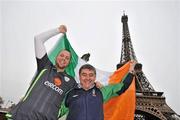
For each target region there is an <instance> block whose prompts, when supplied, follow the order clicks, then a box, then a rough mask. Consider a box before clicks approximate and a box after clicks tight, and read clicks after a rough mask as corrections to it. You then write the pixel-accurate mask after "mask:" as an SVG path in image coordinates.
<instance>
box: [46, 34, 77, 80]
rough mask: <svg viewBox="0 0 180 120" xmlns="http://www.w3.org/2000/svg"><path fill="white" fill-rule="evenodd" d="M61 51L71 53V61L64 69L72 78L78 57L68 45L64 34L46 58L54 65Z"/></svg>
mask: <svg viewBox="0 0 180 120" xmlns="http://www.w3.org/2000/svg"><path fill="white" fill-rule="evenodd" d="M62 50H68V51H69V52H70V53H71V61H70V64H69V65H68V67H67V68H66V69H65V71H66V73H67V74H69V75H71V76H72V77H74V76H75V72H74V69H75V67H76V65H77V63H78V55H77V54H76V52H75V51H74V49H73V48H72V46H71V44H70V43H69V41H68V39H67V37H66V34H65V35H64V36H63V37H61V38H60V39H59V40H58V42H57V43H56V45H55V46H54V47H53V48H52V50H51V52H50V53H49V54H48V57H49V59H50V61H51V62H52V63H53V64H54V65H55V63H56V62H55V60H56V57H57V55H58V54H59V52H60V51H62Z"/></svg>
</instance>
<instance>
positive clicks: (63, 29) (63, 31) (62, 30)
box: [58, 25, 67, 33]
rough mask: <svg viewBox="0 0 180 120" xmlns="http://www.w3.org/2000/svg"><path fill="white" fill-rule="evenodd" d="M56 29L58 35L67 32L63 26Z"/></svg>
mask: <svg viewBox="0 0 180 120" xmlns="http://www.w3.org/2000/svg"><path fill="white" fill-rule="evenodd" d="M58 29H59V32H60V33H66V32H67V28H66V26H65V25H60V26H59V28H58Z"/></svg>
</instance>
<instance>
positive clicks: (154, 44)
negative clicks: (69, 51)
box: [0, 0, 180, 114]
mask: <svg viewBox="0 0 180 120" xmlns="http://www.w3.org/2000/svg"><path fill="white" fill-rule="evenodd" d="M123 10H125V13H126V14H127V15H128V19H129V20H128V25H129V30H130V35H131V40H132V43H133V47H134V50H135V53H136V57H137V59H138V61H139V62H140V63H142V64H143V71H144V73H145V75H146V77H147V78H148V80H149V82H150V83H151V84H152V86H153V87H154V89H155V90H156V91H159V92H164V96H165V97H166V102H167V104H168V105H169V106H170V107H171V108H172V109H173V110H174V111H176V112H177V113H178V114H180V102H179V101H180V92H179V91H180V87H179V86H180V77H179V74H180V62H179V61H180V52H179V51H180V49H179V46H180V42H179V40H180V34H179V33H180V29H179V28H180V13H179V11H180V1H175V0H174V1H157V2H155V1H142V0H141V1H136V2H132V1H127V2H125V1H124V2H123V1H116V2H110V1H109V2H108V1H106V2H105V1H104V2H103V1H94V2H87V1H86V2H78V1H76V2H71V1H69V2H63V1H61V2H57V1H54V2H42V1H39V2H33V1H32V2H26V1H21V2H17V1H14V2H12V1H9V2H5V1H1V3H0V16H1V17H0V96H2V97H3V98H4V100H5V101H8V100H10V101H13V102H15V103H17V102H18V100H19V99H20V98H21V97H22V96H23V95H24V93H25V91H26V90H27V88H28V86H29V83H30V81H31V79H32V77H33V75H34V72H35V71H36V61H35V54H34V43H33V37H34V35H36V34H38V33H40V32H43V31H46V30H48V29H51V28H56V27H58V26H59V25H60V24H65V25H66V26H67V28H68V32H67V36H68V38H69V40H70V42H71V44H72V46H73V48H74V49H75V50H76V52H77V53H78V54H79V56H81V55H83V54H84V53H87V52H89V53H91V57H90V63H91V64H93V65H94V66H96V67H97V68H99V69H102V70H105V71H114V70H115V69H116V64H118V62H119V61H120V55H121V45H122V44H121V43H122V23H121V16H122V15H123ZM57 38H58V36H57V37H55V38H54V39H51V40H49V41H48V42H47V44H46V46H47V48H48V49H49V48H50V47H52V44H51V43H53V42H54V41H55V40H56V39H57Z"/></svg>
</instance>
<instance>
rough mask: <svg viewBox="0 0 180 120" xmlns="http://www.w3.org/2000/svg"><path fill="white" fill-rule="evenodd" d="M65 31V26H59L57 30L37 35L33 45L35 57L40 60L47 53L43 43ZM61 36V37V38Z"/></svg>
mask: <svg viewBox="0 0 180 120" xmlns="http://www.w3.org/2000/svg"><path fill="white" fill-rule="evenodd" d="M66 31H67V29H66V26H64V25H61V26H60V27H58V28H55V29H52V30H49V31H46V32H43V33H41V34H38V35H36V36H35V37H34V44H35V55H36V57H37V58H38V59H41V58H42V57H43V56H44V55H45V54H46V53H47V52H46V48H45V46H44V43H45V42H46V41H47V40H48V39H49V38H51V37H53V36H55V35H57V34H59V33H63V34H64V33H65V32H66ZM63 34H61V37H62V36H63Z"/></svg>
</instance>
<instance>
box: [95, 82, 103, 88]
mask: <svg viewBox="0 0 180 120" xmlns="http://www.w3.org/2000/svg"><path fill="white" fill-rule="evenodd" d="M95 83H96V87H97V88H99V89H101V88H102V87H103V85H102V84H101V83H100V82H99V81H96V82H95Z"/></svg>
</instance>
